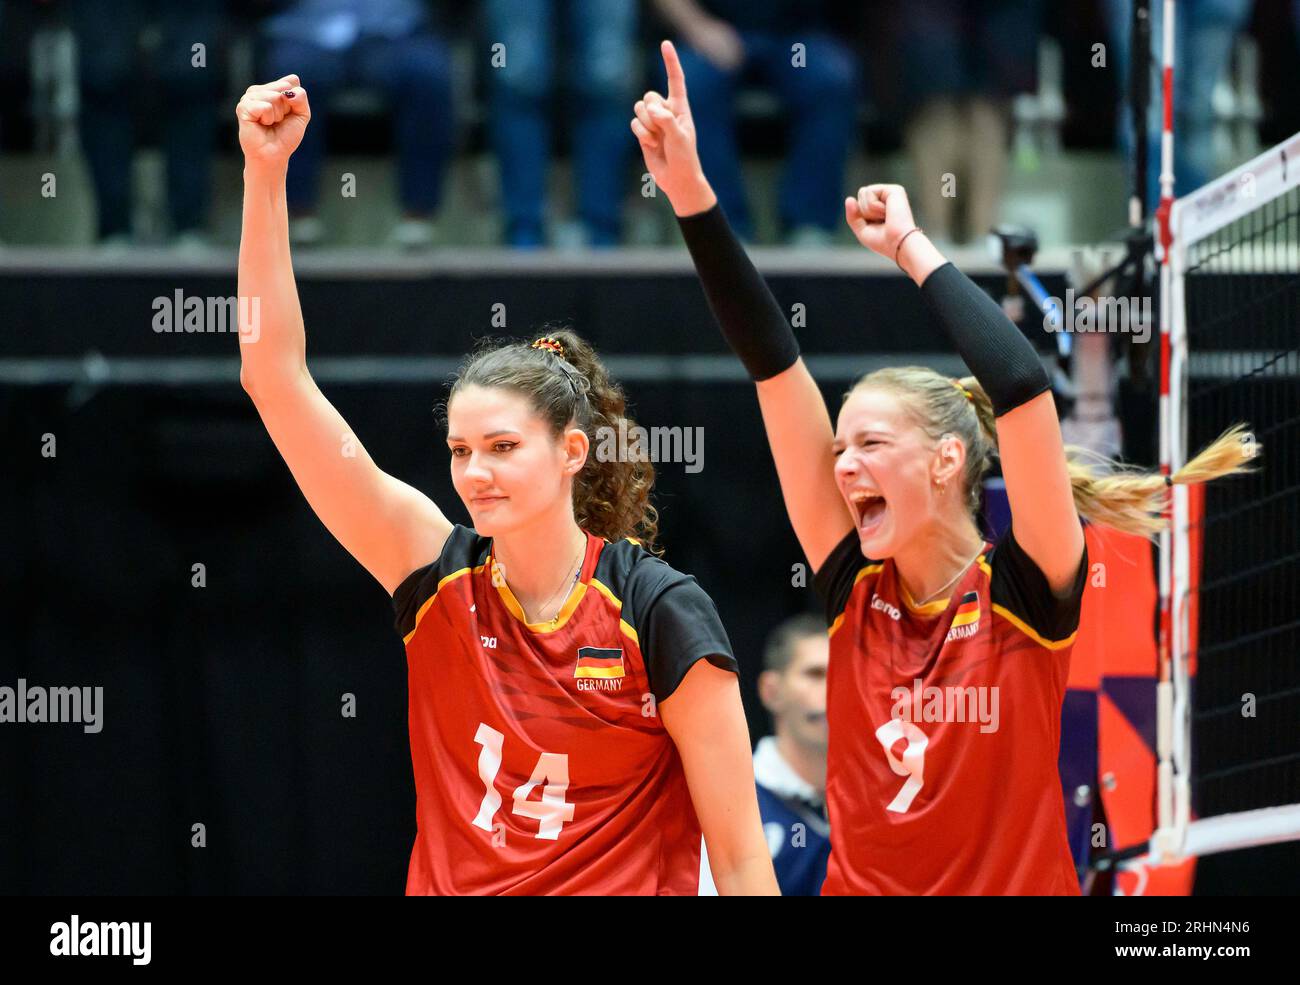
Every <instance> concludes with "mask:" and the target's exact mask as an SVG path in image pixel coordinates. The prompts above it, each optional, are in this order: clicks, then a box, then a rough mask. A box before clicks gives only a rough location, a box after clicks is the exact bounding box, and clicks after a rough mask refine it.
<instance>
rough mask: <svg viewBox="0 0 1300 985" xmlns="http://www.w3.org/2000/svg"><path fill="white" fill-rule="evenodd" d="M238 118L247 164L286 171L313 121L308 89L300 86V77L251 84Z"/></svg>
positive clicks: (238, 111)
mask: <svg viewBox="0 0 1300 985" xmlns="http://www.w3.org/2000/svg"><path fill="white" fill-rule="evenodd" d="M235 117H236V118H237V119H238V120H239V146H240V147H241V148H243V151H244V162H245V164H246V165H248V166H250V167H266V168H276V167H278V168H285V167H287V166H288V163H289V155H291V154H292V153H293V152H294V151H295V150H297V149H298V145H299V144H300V143H302V135H303V133H305V132H306V130H307V123H308V121H310V120H311V107H310V106H309V105H308V103H307V90H306V89H304V88H302V86H300V85H299V84H298V76H296V75H286V76H284V78H281V79H276V81H274V82H267V83H264V84H261V85H251V86H249V87H248V90H247V91H246V92H245V93H244V97H243V98H242V99H240V100H239V104H238V105H237V106H236V107H235Z"/></svg>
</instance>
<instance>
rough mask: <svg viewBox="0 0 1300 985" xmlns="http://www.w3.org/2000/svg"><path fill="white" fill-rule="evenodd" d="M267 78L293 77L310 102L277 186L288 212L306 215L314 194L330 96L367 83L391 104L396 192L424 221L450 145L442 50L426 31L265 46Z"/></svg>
mask: <svg viewBox="0 0 1300 985" xmlns="http://www.w3.org/2000/svg"><path fill="white" fill-rule="evenodd" d="M265 61H266V69H265V71H264V73H263V74H264V75H265V76H266V78H268V79H278V78H280V77H281V76H284V75H289V74H291V73H292V74H294V75H297V76H298V79H299V81H300V82H301V83H302V85H303V87H304V88H305V89H306V90H307V96H308V98H309V99H310V100H311V126H309V127H308V128H307V132H306V134H305V136H304V137H303V139H302V144H301V145H300V146H299V147H298V150H297V151H295V152H294V155H293V157H292V158H290V159H289V174H288V178H287V184H286V188H285V194H286V198H287V200H288V205H289V209H290V210H291V211H293V212H295V213H299V214H301V213H304V212H310V211H312V210H313V209H314V208H315V206H316V202H317V198H318V195H319V193H320V172H321V167H322V165H323V164H324V161H325V130H326V123H327V121H328V106H329V102H330V99H331V98H332V96H333V95H334V94H335V93H336V92H337V91H338V90H339V89H340V88H341V87H343V86H344V85H367V86H375V87H377V88H380V89H382V90H383V91H384V93H385V95H386V96H387V97H388V101H389V105H390V106H391V107H392V115H393V135H394V140H395V143H396V150H397V176H398V195H399V197H400V199H401V203H402V208H403V209H404V210H405V211H406V212H407V213H409V214H412V215H418V216H428V215H430V214H431V213H433V212H434V211H435V210H436V209H437V207H438V203H439V201H440V200H441V197H442V181H443V175H444V174H445V172H446V168H447V161H448V159H449V158H450V156H451V152H452V148H453V146H454V143H455V139H454V138H455V127H454V120H453V116H452V108H451V107H452V99H451V66H450V60H449V57H448V54H447V49H446V46H445V45H444V44H443V43H442V41H441V40H440V39H438V38H437V37H435V36H434V35H432V34H428V33H417V34H412V35H410V36H409V37H402V38H392V39H390V38H379V37H365V36H363V37H361V38H360V39H358V40H357V41H356V42H355V43H353V44H352V45H350V46H349V47H346V48H343V49H340V50H337V51H336V50H330V49H327V48H323V47H321V46H319V45H316V44H313V43H312V42H310V41H307V40H291V39H273V40H271V41H269V42H268V43H267V49H266V59H265Z"/></svg>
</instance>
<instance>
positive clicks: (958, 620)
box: [944, 592, 980, 643]
mask: <svg viewBox="0 0 1300 985" xmlns="http://www.w3.org/2000/svg"><path fill="white" fill-rule="evenodd" d="M979 628H980V596H979V592H967V593H966V594H965V595H963V596H962V599H961V604H960V605H959V606H957V614H956V615H955V616H953V617H952V626H951V628H950V629H949V630H948V635H947V637H945V638H944V642H945V643H949V642H951V641H952V640H964V639H969V638H970V637H972V636H974V635H975V634H976V633H977V632H979Z"/></svg>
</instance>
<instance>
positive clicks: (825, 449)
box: [755, 358, 853, 572]
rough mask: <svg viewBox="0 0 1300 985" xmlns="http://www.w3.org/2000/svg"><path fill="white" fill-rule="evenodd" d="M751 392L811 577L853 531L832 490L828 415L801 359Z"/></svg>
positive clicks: (841, 500) (832, 459)
mask: <svg viewBox="0 0 1300 985" xmlns="http://www.w3.org/2000/svg"><path fill="white" fill-rule="evenodd" d="M755 386H756V387H757V389H758V404H759V407H760V408H761V409H762V411H763V426H764V427H765V428H766V429H767V443H768V445H769V446H770V447H771V449H772V458H773V459H774V460H775V461H776V474H777V476H778V477H779V478H780V480H781V496H782V497H783V498H784V500H785V509H786V512H787V513H788V514H789V515H790V523H791V524H792V525H793V526H794V533H795V536H796V537H797V538H799V546H800V547H802V548H803V553H804V557H806V558H807V559H808V565H809V567H811V568H812V570H813V571H814V572H816V571H817V570H818V569H820V568H821V566H822V563H823V562H824V561H825V560H826V558H827V557H828V556H829V555H830V553H831V551H832V550H834V548H835V545H836V544H838V543H839V542H840V541H841V540H843V539H844V538H845V536H846V535H847V534H848V533H849V531H851V530H852V529H853V518H852V517H851V516H850V515H849V512H848V507H847V506H845V505H844V497H843V496H841V495H840V491H839V488H838V487H837V486H836V485H835V455H834V454H833V453H832V452H831V442H832V439H833V438H834V437H835V429H834V427H833V426H832V425H831V416H830V412H829V411H828V410H827V409H826V401H825V400H823V399H822V395H821V391H820V390H818V389H817V383H816V381H814V380H813V378H812V374H811V373H810V372H808V367H807V366H805V365H804V361H803V359H802V358H800V359H799V360H798V361H797V362H796V363H795V364H794V365H793V366H791V367H790V368H789V369H787V370H786V371H785V372H784V373H780V374H778V375H776V376H773V377H772V378H771V379H767V380H761V381H760V382H758V383H756V384H755Z"/></svg>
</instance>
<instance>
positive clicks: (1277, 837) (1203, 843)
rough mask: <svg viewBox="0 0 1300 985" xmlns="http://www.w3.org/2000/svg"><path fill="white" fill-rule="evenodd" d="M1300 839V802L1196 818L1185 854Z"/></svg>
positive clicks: (1189, 834) (1230, 850)
mask: <svg viewBox="0 0 1300 985" xmlns="http://www.w3.org/2000/svg"><path fill="white" fill-rule="evenodd" d="M1297 839H1300V804H1287V805H1285V806H1283V807H1264V808H1261V809H1260V810H1256V811H1239V812H1238V813H1236V814H1222V815H1220V816H1218V817H1207V818H1204V819H1202V820H1199V821H1193V822H1192V823H1191V824H1189V825H1188V826H1187V837H1186V838H1185V839H1184V841H1183V854H1184V855H1196V856H1202V855H1213V854H1215V853H1216V852H1232V851H1236V850H1237V849H1239V848H1255V847H1256V846H1259V845H1272V844H1276V843H1278V842H1283V841H1295V840H1297Z"/></svg>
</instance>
